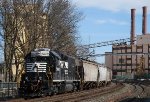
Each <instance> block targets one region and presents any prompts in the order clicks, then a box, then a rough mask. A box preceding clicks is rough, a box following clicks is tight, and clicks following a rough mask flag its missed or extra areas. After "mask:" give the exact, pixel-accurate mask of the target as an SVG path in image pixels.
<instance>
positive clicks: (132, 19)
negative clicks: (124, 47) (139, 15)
mask: <svg viewBox="0 0 150 102" xmlns="http://www.w3.org/2000/svg"><path fill="white" fill-rule="evenodd" d="M130 34H131V36H130V40H131V43H130V44H131V45H133V44H134V38H135V9H131V32H130Z"/></svg>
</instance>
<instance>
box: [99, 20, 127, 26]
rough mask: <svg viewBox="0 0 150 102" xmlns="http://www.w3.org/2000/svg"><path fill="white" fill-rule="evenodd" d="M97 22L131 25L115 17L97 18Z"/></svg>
mask: <svg viewBox="0 0 150 102" xmlns="http://www.w3.org/2000/svg"><path fill="white" fill-rule="evenodd" d="M96 23H97V24H115V25H121V26H123V25H129V23H128V22H126V21H119V20H115V19H105V20H104V19H102V20H97V21H96Z"/></svg>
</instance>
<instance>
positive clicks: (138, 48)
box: [105, 7, 150, 78]
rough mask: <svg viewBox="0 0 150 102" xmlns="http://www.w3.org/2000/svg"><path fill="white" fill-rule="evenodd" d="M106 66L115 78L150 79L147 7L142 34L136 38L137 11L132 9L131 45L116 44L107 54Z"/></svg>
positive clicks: (149, 37) (144, 8) (145, 8)
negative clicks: (110, 69)
mask: <svg viewBox="0 0 150 102" xmlns="http://www.w3.org/2000/svg"><path fill="white" fill-rule="evenodd" d="M105 54H106V56H105V64H106V66H107V67H110V68H112V70H113V77H114V78H117V77H122V78H141V77H142V78H149V77H150V34H148V33H147V7H143V19H142V34H141V35H137V36H135V9H131V35H130V43H129V44H128V43H121V44H115V45H113V46H112V52H106V53H105Z"/></svg>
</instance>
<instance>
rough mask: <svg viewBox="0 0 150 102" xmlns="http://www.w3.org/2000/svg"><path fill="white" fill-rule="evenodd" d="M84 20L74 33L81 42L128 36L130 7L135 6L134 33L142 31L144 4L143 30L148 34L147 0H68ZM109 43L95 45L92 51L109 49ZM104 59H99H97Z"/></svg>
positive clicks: (102, 60) (149, 20)
mask: <svg viewBox="0 0 150 102" xmlns="http://www.w3.org/2000/svg"><path fill="white" fill-rule="evenodd" d="M71 1H72V3H73V4H75V5H76V6H77V8H78V10H79V11H81V12H82V13H83V15H84V19H83V20H82V21H81V22H80V23H79V29H78V33H79V35H80V36H81V41H82V43H83V44H89V43H98V42H102V41H110V40H117V39H122V38H129V37H130V17H131V15H130V10H131V9H132V8H135V9H136V34H137V35H140V34H141V33H142V26H141V25H142V7H143V6H147V7H148V16H147V20H148V22H147V32H148V33H150V0H71ZM111 50H112V49H111V46H107V47H101V48H96V54H103V53H104V52H109V51H111ZM97 60H98V62H104V57H103V58H97Z"/></svg>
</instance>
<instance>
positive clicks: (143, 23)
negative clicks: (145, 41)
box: [142, 6, 147, 35]
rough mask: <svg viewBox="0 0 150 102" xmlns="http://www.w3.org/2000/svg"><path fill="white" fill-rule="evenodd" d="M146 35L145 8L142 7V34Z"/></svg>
mask: <svg viewBox="0 0 150 102" xmlns="http://www.w3.org/2000/svg"><path fill="white" fill-rule="evenodd" d="M146 33H147V7H146V6H144V7H143V18H142V34H143V35H145V34H146Z"/></svg>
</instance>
